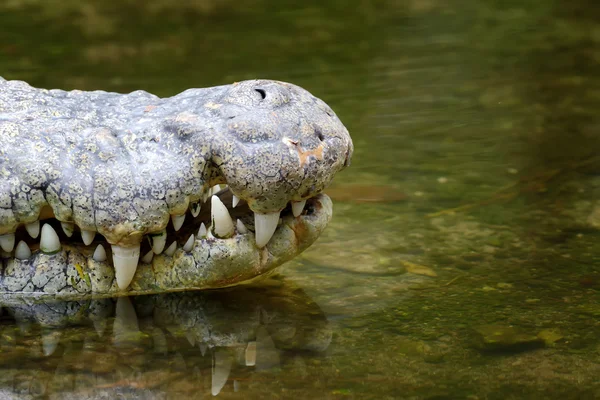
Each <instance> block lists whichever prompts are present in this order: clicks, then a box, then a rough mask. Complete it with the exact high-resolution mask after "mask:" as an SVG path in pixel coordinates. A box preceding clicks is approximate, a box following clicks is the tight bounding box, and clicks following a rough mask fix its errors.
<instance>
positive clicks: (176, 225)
mask: <svg viewBox="0 0 600 400" xmlns="http://www.w3.org/2000/svg"><path fill="white" fill-rule="evenodd" d="M171 220H172V221H173V229H175V232H177V231H178V230H180V229H181V226H182V225H183V221H185V214H183V215H171Z"/></svg>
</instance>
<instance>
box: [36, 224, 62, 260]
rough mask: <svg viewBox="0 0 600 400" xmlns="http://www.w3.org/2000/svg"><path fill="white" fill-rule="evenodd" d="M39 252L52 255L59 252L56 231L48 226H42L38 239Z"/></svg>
mask: <svg viewBox="0 0 600 400" xmlns="http://www.w3.org/2000/svg"><path fill="white" fill-rule="evenodd" d="M40 250H41V251H42V253H46V254H54V253H56V252H57V251H59V250H60V240H59V239H58V235H57V234H56V231H55V230H54V228H53V227H52V226H51V225H50V224H44V226H42V235H41V238H40Z"/></svg>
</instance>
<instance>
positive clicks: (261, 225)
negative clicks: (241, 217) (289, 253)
mask: <svg viewBox="0 0 600 400" xmlns="http://www.w3.org/2000/svg"><path fill="white" fill-rule="evenodd" d="M279 214H280V211H275V212H272V213H268V214H259V213H254V232H255V233H256V245H257V246H258V247H265V246H266V245H267V243H269V240H271V237H273V233H275V229H277V222H278V221H279Z"/></svg>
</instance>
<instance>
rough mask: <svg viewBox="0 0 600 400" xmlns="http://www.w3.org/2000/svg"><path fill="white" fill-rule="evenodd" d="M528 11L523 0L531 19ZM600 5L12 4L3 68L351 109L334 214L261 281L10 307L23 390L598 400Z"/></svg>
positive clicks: (26, 75)
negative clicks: (300, 250)
mask: <svg viewBox="0 0 600 400" xmlns="http://www.w3.org/2000/svg"><path fill="white" fill-rule="evenodd" d="M523 3H526V4H523ZM598 21H600V5H599V4H597V3H596V2H594V1H591V0H590V1H585V0H578V1H572V2H563V1H558V0H535V1H529V2H520V1H497V0H496V1H495V0H485V1H478V2H472V1H466V0H464V1H461V0H458V1H452V2H448V1H441V0H406V1H392V0H382V1H373V2H368V1H353V2H348V1H329V2H323V1H310V0H309V1H302V2H300V1H297V2H296V1H294V2H286V3H285V5H284V4H282V3H281V2H275V1H270V0H251V1H249V2H245V5H243V6H240V5H239V4H238V2H234V1H228V0H226V1H219V2H217V1H212V0H198V1H192V0H188V1H181V2H172V1H163V0H152V1H137V0H133V1H128V2H120V1H106V0H105V1H99V0H97V1H89V2H86V3H85V4H83V3H82V2H79V1H75V0H70V1H60V2H59V1H41V0H40V1H38V0H28V1H26V0H8V1H7V2H4V3H2V4H1V5H0V27H2V28H0V76H3V77H5V78H7V79H22V80H26V81H28V82H29V83H31V84H33V85H35V86H39V87H47V88H55V87H59V88H63V89H75V88H77V89H84V90H93V89H103V90H110V91H118V92H127V91H131V90H136V89H144V90H148V91H151V92H153V93H156V94H158V95H163V96H168V95H172V94H175V93H177V92H179V91H181V90H184V89H185V88H188V87H203V86H213V85H218V84H225V83H231V82H232V81H239V80H243V79H249V78H256V77H267V78H271V79H279V80H284V81H291V82H294V83H296V84H299V85H301V86H303V87H305V88H307V89H308V90H310V91H311V92H313V93H314V94H316V95H317V96H319V97H321V98H323V99H324V100H325V101H326V102H327V103H328V104H330V105H331V106H332V108H333V109H334V110H335V111H336V112H337V114H338V115H339V117H340V118H341V119H342V121H344V122H345V124H346V125H347V127H348V129H349V131H350V132H351V134H352V136H353V139H354V143H355V148H356V152H355V156H354V159H353V165H352V167H351V168H349V169H348V170H346V171H344V172H343V173H341V174H340V175H339V176H338V177H337V178H336V180H335V183H334V185H333V186H332V187H331V188H330V189H329V190H328V193H329V194H330V196H331V197H332V198H333V199H334V204H335V218H334V220H333V221H332V224H331V226H330V227H329V228H328V230H327V231H326V233H325V234H324V236H323V237H322V238H321V239H320V240H319V241H318V242H317V243H316V244H315V245H314V246H313V247H312V248H311V249H309V250H308V251H307V252H306V253H305V254H304V255H302V256H301V257H300V258H298V259H297V260H295V261H293V262H291V263H288V264H287V265H286V266H284V267H282V268H281V269H280V273H281V276H280V277H276V278H275V279H272V280H269V281H267V282H264V283H263V284H262V285H260V286H259V287H253V288H242V289H238V290H227V291H224V292H218V293H210V294H202V293H201V294H184V295H169V296H157V297H143V298H136V299H131V300H126V299H121V300H119V301H116V300H107V301H103V302H78V303H57V304H43V305H32V304H5V305H4V306H5V307H4V313H3V317H2V320H1V324H0V331H1V332H0V350H1V354H2V357H1V359H2V361H1V363H2V369H3V371H2V373H1V374H0V391H1V393H2V395H4V396H5V397H7V398H11V397H12V398H34V397H44V398H116V397H117V396H120V397H121V398H140V399H141V398H143V399H150V398H160V399H166V398H204V397H207V398H208V397H211V396H213V395H217V396H218V397H223V398H263V397H265V398H282V399H283V398H294V399H303V398H307V399H309V398H310V399H314V398H326V399H338V398H357V399H358V398H360V399H363V398H374V399H388V398H389V399H391V398H408V399H520V398H540V399H542V398H543V399H548V398H560V399H569V398H572V399H592V398H600V381H599V380H598V376H600V362H599V361H598V360H600V341H599V339H598V338H599V337H600V322H599V317H600V293H599V290H600V158H599V156H598V154H599V152H598V150H599V149H600V134H599V128H600V118H599V117H598V109H599V108H600V23H598Z"/></svg>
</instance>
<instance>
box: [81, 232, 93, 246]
mask: <svg viewBox="0 0 600 400" xmlns="http://www.w3.org/2000/svg"><path fill="white" fill-rule="evenodd" d="M95 237H96V232H94V231H85V230H82V231H81V239H83V243H84V244H85V245H86V246H89V245H90V244H92V242H93V241H94V238H95Z"/></svg>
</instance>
